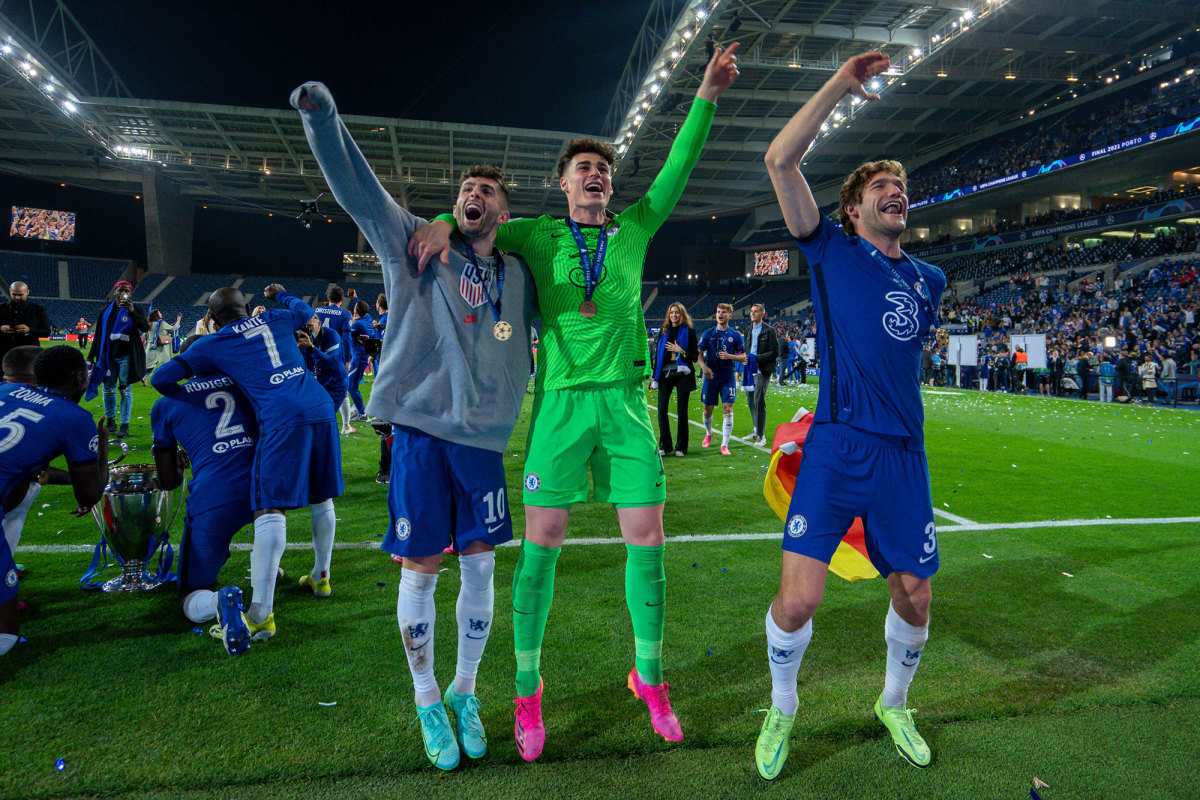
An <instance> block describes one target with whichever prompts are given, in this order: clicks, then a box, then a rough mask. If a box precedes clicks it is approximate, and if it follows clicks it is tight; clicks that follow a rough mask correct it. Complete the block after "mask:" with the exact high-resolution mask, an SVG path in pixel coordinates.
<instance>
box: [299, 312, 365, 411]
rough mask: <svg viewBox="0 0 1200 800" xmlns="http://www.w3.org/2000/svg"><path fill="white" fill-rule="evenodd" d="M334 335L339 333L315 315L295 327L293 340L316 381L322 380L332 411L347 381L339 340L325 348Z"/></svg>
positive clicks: (337, 405) (340, 401)
mask: <svg viewBox="0 0 1200 800" xmlns="http://www.w3.org/2000/svg"><path fill="white" fill-rule="evenodd" d="M336 338H338V337H337V336H336V335H335V334H334V333H333V332H332V331H330V330H329V329H327V328H323V327H321V320H320V319H318V318H317V317H316V316H313V318H312V319H310V320H309V321H308V325H307V326H305V330H302V331H296V343H297V344H298V345H300V352H301V353H302V354H303V355H304V363H305V364H306V365H307V366H308V368H309V370H310V371H311V372H312V374H313V375H314V376H315V377H316V379H317V383H319V384H321V388H322V389H324V390H325V391H326V392H328V393H329V399H330V400H331V401H332V402H333V409H334V411H335V412H336V411H337V409H338V407H339V406H340V405H341V403H342V398H344V397H345V396H346V387H347V384H348V378H347V375H346V365H345V364H343V363H342V359H341V349H342V348H341V345H340V343H339V344H336V345H334V346H333V347H331V348H330V349H329V350H328V351H327V350H326V349H325V347H326V346H327V345H328V344H329V342H328V340H329V339H336ZM350 432H351V433H354V428H351V429H350Z"/></svg>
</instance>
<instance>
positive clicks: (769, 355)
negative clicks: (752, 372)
mask: <svg viewBox="0 0 1200 800" xmlns="http://www.w3.org/2000/svg"><path fill="white" fill-rule="evenodd" d="M742 338H743V339H745V340H746V347H747V348H749V347H750V342H751V341H753V340H754V326H753V325H747V326H746V330H744V331H742ZM754 355H756V356H757V357H758V371H759V372H761V373H763V374H764V375H774V374H775V364H776V362H778V360H779V334H777V333H776V332H775V329H774V328H772V327H771V326H770V325H768V324H767V323H765V322H764V323H763V324H762V333H760V334H759V335H758V350H757V351H755V353H754Z"/></svg>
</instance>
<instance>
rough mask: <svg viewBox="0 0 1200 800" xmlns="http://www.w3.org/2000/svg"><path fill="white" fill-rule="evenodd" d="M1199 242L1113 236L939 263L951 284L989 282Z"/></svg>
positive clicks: (1190, 247) (1186, 249)
mask: <svg viewBox="0 0 1200 800" xmlns="http://www.w3.org/2000/svg"><path fill="white" fill-rule="evenodd" d="M1198 244H1200V242H1198V241H1197V238H1196V236H1195V234H1193V233H1183V234H1180V235H1178V236H1176V235H1173V234H1167V233H1160V234H1158V235H1155V236H1141V235H1140V234H1135V235H1134V236H1133V237H1132V238H1129V239H1114V240H1112V241H1104V242H1101V243H1100V244H1098V245H1096V246H1094V247H1076V248H1071V249H1069V250H1063V249H1062V248H1061V247H1056V246H1054V245H1052V244H1049V243H1046V244H1035V245H1028V246H1026V247H1014V248H1008V249H1005V250H988V251H985V252H978V253H967V254H965V255H961V256H957V257H955V258H952V259H949V260H946V261H943V262H941V263H940V264H938V266H939V267H941V269H942V271H943V272H945V273H946V277H947V279H949V280H950V281H951V282H952V283H953V282H960V281H968V280H974V281H986V280H987V279H989V278H995V277H997V276H1001V275H1009V274H1013V273H1024V272H1034V273H1040V272H1053V271H1055V270H1069V269H1074V270H1076V271H1082V270H1085V269H1086V268H1087V267H1089V266H1094V265H1096V264H1107V263H1112V262H1116V261H1129V260H1134V259H1142V258H1153V257H1154V256H1160V255H1170V254H1172V253H1190V252H1194V251H1195V250H1196V248H1197V245H1198Z"/></svg>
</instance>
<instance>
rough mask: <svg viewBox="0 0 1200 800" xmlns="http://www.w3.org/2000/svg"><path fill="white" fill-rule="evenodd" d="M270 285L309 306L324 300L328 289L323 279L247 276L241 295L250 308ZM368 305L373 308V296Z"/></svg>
mask: <svg viewBox="0 0 1200 800" xmlns="http://www.w3.org/2000/svg"><path fill="white" fill-rule="evenodd" d="M272 283H278V284H280V285H281V286H283V287H285V288H286V289H287V290H288V291H289V292H291V293H292V294H294V295H295V296H296V297H299V298H301V299H303V300H304V302H306V303H308V304H310V305H311V304H313V303H314V302H316V301H318V300H324V299H325V292H326V290H327V289H328V288H329V281H327V280H325V279H324V278H297V277H295V276H286V275H247V276H246V278H245V280H243V281H242V286H241V289H242V294H244V295H246V301H247V302H248V303H250V305H251V306H255V305H258V304H259V303H261V302H262V290H263V289H264V288H265V287H267V286H269V285H271V284H272ZM370 303H371V306H372V307H374V305H375V296H374V295H372V296H371V300H370Z"/></svg>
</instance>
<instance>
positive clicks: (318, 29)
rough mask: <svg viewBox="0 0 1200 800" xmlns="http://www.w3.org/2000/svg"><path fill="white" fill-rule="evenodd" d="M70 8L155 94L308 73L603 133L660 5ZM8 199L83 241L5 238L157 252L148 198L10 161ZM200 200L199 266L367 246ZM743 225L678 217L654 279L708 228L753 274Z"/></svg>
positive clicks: (330, 269)
mask: <svg viewBox="0 0 1200 800" xmlns="http://www.w3.org/2000/svg"><path fill="white" fill-rule="evenodd" d="M67 7H68V8H69V9H70V11H71V12H72V13H73V14H74V15H75V17H76V18H77V19H78V20H79V22H80V24H81V25H82V26H83V28H84V30H86V31H87V32H88V34H89V35H90V36H91V37H92V39H93V41H94V42H95V43H96V45H97V47H99V49H100V51H101V52H102V53H104V55H105V56H106V57H107V58H108V60H109V62H110V63H111V64H112V65H113V67H114V69H115V70H116V71H117V73H118V74H119V75H120V76H121V78H122V79H123V80H124V81H125V84H126V86H127V87H128V88H129V91H130V92H131V93H132V94H133V95H134V96H135V97H139V98H147V99H155V100H172V101H181V102H196V103H212V104H219V105H241V106H252V107H258V108H287V98H288V95H289V93H290V92H291V90H292V89H293V88H294V87H295V86H296V85H297V84H299V83H301V82H303V81H306V80H320V81H323V82H325V83H326V84H328V85H329V86H330V88H331V89H332V90H333V93H334V95H335V96H336V97H337V98H338V106H339V109H340V110H341V111H342V112H343V113H346V114H363V115H377V116H385V117H400V118H407V119H428V120H436V121H443V122H460V123H465V124H484V125H500V126H511V127H524V128H538V129H548V130H560V131H575V132H582V133H600V131H601V128H602V127H603V123H604V117H605V114H606V113H607V111H608V107H609V104H610V103H611V102H612V98H613V95H614V94H615V92H616V87H617V82H618V80H619V78H620V76H621V72H622V70H623V69H624V68H625V63H626V62H627V60H628V59H629V54H630V52H631V51H632V49H633V44H634V41H635V40H636V38H637V34H638V32H639V31H640V30H641V26H642V22H643V20H644V18H645V15H646V8H647V4H646V2H644V0H632V1H631V0H625V1H624V2H610V3H606V4H603V5H601V6H595V5H592V6H584V5H582V4H578V3H570V2H561V0H560V2H514V1H513V0H495V2H491V3H482V2H459V3H422V4H416V3H404V2H402V3H384V2H364V1H363V0H337V1H336V2H323V3H313V2H291V3H284V2H275V1H274V0H270V1H269V2H262V1H260V0H256V1H255V2H250V3H244V2H239V3H234V2H227V1H226V0H218V1H217V2H210V3H194V2H171V3H166V4H163V3H147V2H145V0H104V2H85V0H67ZM584 8H587V9H588V10H590V11H598V12H599V13H598V14H593V15H585V14H583V13H582V11H583V9H584ZM17 11H19V9H18V8H16V7H14V14H16V12H17ZM19 16H20V15H19V14H18V15H17V17H18V18H19ZM548 167H549V165H548ZM8 205H32V206H37V207H41V208H56V209H63V210H68V211H75V212H77V213H78V215H79V216H78V223H77V235H76V241H75V242H74V243H72V244H62V243H47V242H38V241H30V240H22V239H16V238H7V237H5V240H4V241H3V242H0V248H7V249H11V250H26V251H39V250H40V251H45V252H63V253H74V254H79V255H92V256H101V257H107V258H127V259H133V260H135V261H137V262H138V263H139V264H141V265H145V264H146V239H145V227H144V218H143V215H142V210H141V205H140V201H137V200H135V199H134V198H132V197H120V198H114V197H113V196H112V195H105V194H103V193H99V192H94V191H89V190H83V189H78V188H75V187H72V186H67V187H66V188H62V187H59V185H58V183H47V182H32V181H25V180H21V179H17V178H12V177H8V176H4V175H0V207H3V208H5V210H7V206H8ZM196 213H197V216H196V230H195V245H194V248H193V267H192V268H193V271H195V272H207V273H223V272H241V273H250V272H252V271H255V270H257V271H260V272H265V273H276V274H278V273H291V274H296V275H312V276H321V277H329V278H331V279H337V278H339V277H340V270H341V264H340V261H341V259H340V253H342V252H345V251H351V250H353V249H354V247H355V241H356V231H355V229H354V227H353V225H351V224H349V223H343V224H333V225H328V226H325V225H321V226H314V228H313V229H312V230H311V231H305V230H304V229H302V228H301V227H300V226H299V225H297V224H295V222H294V220H290V219H287V218H281V217H280V216H279V215H276V217H274V218H268V217H266V215H265V213H264V214H254V213H239V212H232V211H217V210H215V209H211V210H202V209H198V210H197V212H196ZM739 225H740V218H738V219H735V220H730V219H724V220H719V221H717V222H709V221H704V222H700V223H697V222H690V223H672V224H668V225H667V226H665V227H664V229H663V230H662V231H660V233H659V236H658V237H657V238H656V240H655V242H654V243H653V245H652V247H651V251H650V254H649V256H648V258H647V264H646V276H647V278H648V279H650V278H654V277H657V276H660V275H664V274H668V273H678V272H687V271H688V269H687V268H685V267H686V266H687V265H684V264H682V260H683V256H682V248H683V246H684V245H688V244H691V245H695V244H697V243H701V242H709V243H711V244H712V245H713V246H714V248H716V249H719V250H721V251H723V252H722V253H721V255H722V256H723V257H724V258H722V259H719V260H721V261H722V268H720V269H717V270H715V271H716V272H718V273H721V275H720V276H721V277H728V275H725V274H724V273H729V275H733V274H737V273H738V272H739V271H740V269H741V261H740V258H739V257H738V256H737V255H736V254H732V253H731V252H730V251H728V250H727V249H726V248H725V247H724V245H725V244H726V243H728V241H729V239H730V237H731V236H732V234H733V233H734V232H736V230H737V228H738V227H739ZM729 256H733V257H732V258H731V259H729V263H728V265H727V266H726V265H725V264H724V263H723V262H724V260H725V259H727V258H728V257H729ZM714 277H716V276H714Z"/></svg>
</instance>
